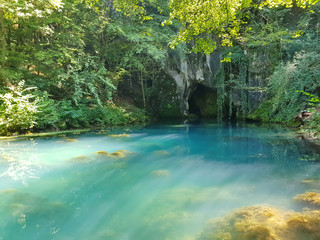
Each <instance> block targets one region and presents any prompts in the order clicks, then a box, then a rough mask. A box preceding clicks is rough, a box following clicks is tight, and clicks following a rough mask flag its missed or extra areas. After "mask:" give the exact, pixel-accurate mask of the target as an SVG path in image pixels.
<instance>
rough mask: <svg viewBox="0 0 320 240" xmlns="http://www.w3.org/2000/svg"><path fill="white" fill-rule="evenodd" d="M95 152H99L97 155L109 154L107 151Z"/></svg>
mask: <svg viewBox="0 0 320 240" xmlns="http://www.w3.org/2000/svg"><path fill="white" fill-rule="evenodd" d="M95 153H96V154H99V155H108V154H109V153H108V152H107V151H97V152H95Z"/></svg>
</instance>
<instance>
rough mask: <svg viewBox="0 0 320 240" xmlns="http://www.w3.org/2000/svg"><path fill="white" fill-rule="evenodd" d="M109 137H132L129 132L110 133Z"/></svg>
mask: <svg viewBox="0 0 320 240" xmlns="http://www.w3.org/2000/svg"><path fill="white" fill-rule="evenodd" d="M108 137H130V135H129V134H126V133H122V134H109V135H108Z"/></svg>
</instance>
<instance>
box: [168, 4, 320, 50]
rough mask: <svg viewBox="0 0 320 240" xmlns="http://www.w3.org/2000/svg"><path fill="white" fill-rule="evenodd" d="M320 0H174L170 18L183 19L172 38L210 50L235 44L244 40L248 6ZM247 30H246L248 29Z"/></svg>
mask: <svg viewBox="0 0 320 240" xmlns="http://www.w3.org/2000/svg"><path fill="white" fill-rule="evenodd" d="M317 2H319V0H295V1H294V0H266V1H263V2H262V3H261V4H257V3H256V1H253V0H224V1H220V0H210V1H209V0H196V1H194V0H171V1H170V8H171V13H170V18H169V19H168V20H167V21H165V22H164V23H165V24H171V23H172V21H173V20H174V19H176V20H178V21H179V22H180V23H181V25H182V26H181V28H180V32H179V34H178V36H177V37H176V38H175V39H174V40H173V41H172V42H171V47H172V48H174V47H175V46H176V45H177V44H179V43H182V42H184V43H190V42H191V43H192V45H193V50H194V51H195V52H204V53H206V54H209V53H211V52H213V50H214V49H215V48H216V47H217V45H218V44H219V45H221V46H232V42H233V41H234V40H236V41H239V42H240V41H241V35H240V32H241V30H243V29H242V28H243V26H244V24H245V23H246V21H247V19H248V17H249V16H248V13H246V11H245V10H246V9H249V8H260V9H261V8H262V7H264V6H267V7H270V8H273V7H279V6H285V7H292V6H293V5H294V4H296V5H297V6H298V7H301V8H306V7H308V6H310V5H314V4H316V3H317ZM244 31H246V30H244Z"/></svg>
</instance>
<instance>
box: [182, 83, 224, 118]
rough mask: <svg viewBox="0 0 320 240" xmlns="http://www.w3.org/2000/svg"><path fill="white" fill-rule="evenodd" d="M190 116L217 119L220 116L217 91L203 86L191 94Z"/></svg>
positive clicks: (189, 100) (199, 86)
mask: <svg viewBox="0 0 320 240" xmlns="http://www.w3.org/2000/svg"><path fill="white" fill-rule="evenodd" d="M188 103H189V114H190V115H191V114H195V115H196V116H197V117H199V118H210V119H213V118H216V117H217V115H218V105H217V90H216V89H212V88H209V87H206V86H203V85H201V84H198V85H197V86H196V89H195V90H194V91H193V92H192V93H191V94H190V97H189V99H188Z"/></svg>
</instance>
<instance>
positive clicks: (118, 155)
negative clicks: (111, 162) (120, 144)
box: [110, 151, 126, 158]
mask: <svg viewBox="0 0 320 240" xmlns="http://www.w3.org/2000/svg"><path fill="white" fill-rule="evenodd" d="M110 155H111V156H113V157H118V158H124V157H126V155H125V154H124V153H123V152H120V151H117V152H114V153H111V154H110Z"/></svg>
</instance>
